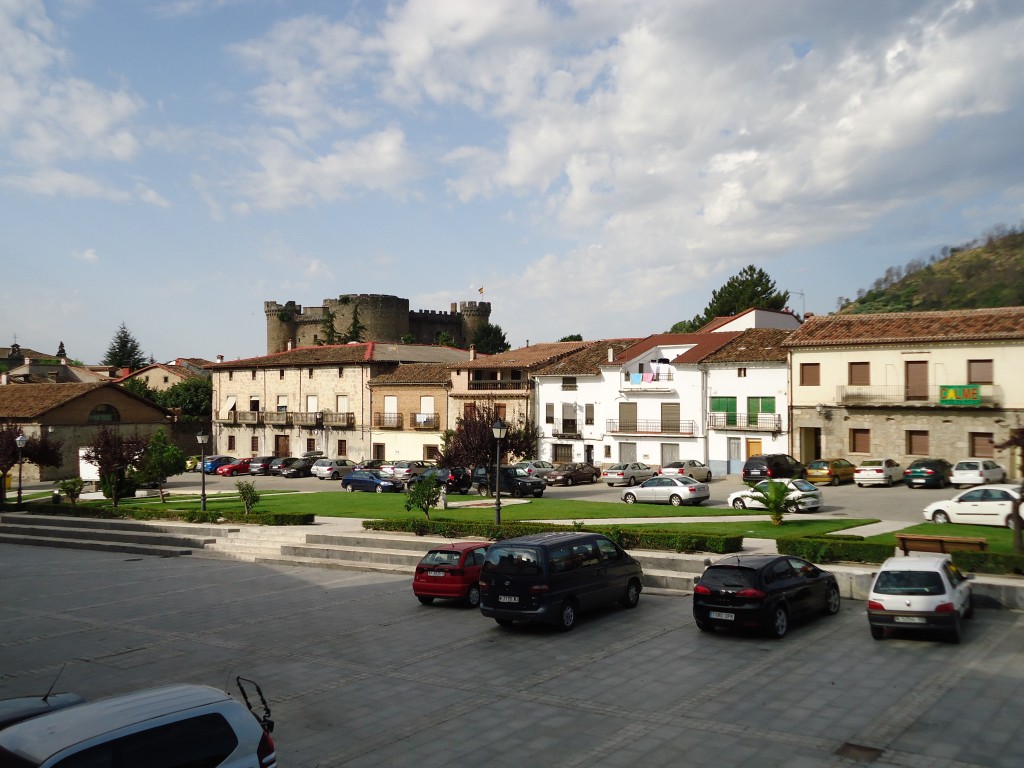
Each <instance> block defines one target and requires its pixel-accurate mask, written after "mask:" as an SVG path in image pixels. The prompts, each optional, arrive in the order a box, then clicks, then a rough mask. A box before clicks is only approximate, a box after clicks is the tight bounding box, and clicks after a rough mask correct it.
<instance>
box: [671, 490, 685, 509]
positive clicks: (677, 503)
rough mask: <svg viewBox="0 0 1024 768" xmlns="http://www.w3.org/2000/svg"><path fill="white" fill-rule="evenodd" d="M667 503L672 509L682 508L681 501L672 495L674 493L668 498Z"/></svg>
mask: <svg viewBox="0 0 1024 768" xmlns="http://www.w3.org/2000/svg"><path fill="white" fill-rule="evenodd" d="M668 503H669V504H671V505H672V506H673V507H681V506H683V500H682V499H681V498H680V497H679V496H677V495H676V494H674V493H673V494H672V496H671V497H670V498H669V500H668Z"/></svg>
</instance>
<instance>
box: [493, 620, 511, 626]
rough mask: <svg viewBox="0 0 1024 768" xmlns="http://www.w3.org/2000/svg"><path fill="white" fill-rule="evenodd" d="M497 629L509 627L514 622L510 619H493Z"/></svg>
mask: <svg viewBox="0 0 1024 768" xmlns="http://www.w3.org/2000/svg"><path fill="white" fill-rule="evenodd" d="M495 621H496V622H498V626H499V627H511V626H512V625H513V624H514V623H515V622H513V621H512V619H495Z"/></svg>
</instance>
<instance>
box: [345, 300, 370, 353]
mask: <svg viewBox="0 0 1024 768" xmlns="http://www.w3.org/2000/svg"><path fill="white" fill-rule="evenodd" d="M365 333H366V326H365V325H363V324H362V323H361V322H359V305H358V304H356V305H355V306H354V307H352V322H351V323H349V325H348V330H347V331H345V334H344V335H343V336H342V337H341V343H342V344H351V343H352V342H353V341H363V334H365Z"/></svg>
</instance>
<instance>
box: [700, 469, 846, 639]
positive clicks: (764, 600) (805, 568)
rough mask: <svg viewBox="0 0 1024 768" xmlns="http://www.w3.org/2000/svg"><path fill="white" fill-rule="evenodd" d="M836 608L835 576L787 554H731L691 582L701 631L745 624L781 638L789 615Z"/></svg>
mask: <svg viewBox="0 0 1024 768" xmlns="http://www.w3.org/2000/svg"><path fill="white" fill-rule="evenodd" d="M800 482H806V481H802V480H801V481H800ZM839 607H840V597H839V584H838V582H837V581H836V577H835V576H834V575H832V574H831V573H829V572H828V571H826V570H824V569H822V568H819V567H817V566H816V565H812V564H811V563H809V562H807V561H806V560H802V559H801V558H799V557H794V556H792V555H782V556H780V555H730V556H728V557H724V558H722V559H721V560H718V561H716V562H714V563H712V564H711V565H709V566H708V567H707V568H706V569H705V570H704V573H703V574H701V576H700V578H699V579H697V581H696V582H695V583H694V585H693V618H694V621H696V623H697V628H698V629H700V630H701V631H702V632H710V631H712V630H714V629H715V628H716V627H719V628H729V629H743V628H749V629H759V630H762V631H764V632H766V633H767V634H768V635H769V636H771V637H776V638H781V637H784V636H785V634H786V632H787V631H788V630H789V622H790V621H791V620H792V619H795V618H798V617H801V616H813V615H815V614H827V615H830V616H831V615H835V614H837V613H839Z"/></svg>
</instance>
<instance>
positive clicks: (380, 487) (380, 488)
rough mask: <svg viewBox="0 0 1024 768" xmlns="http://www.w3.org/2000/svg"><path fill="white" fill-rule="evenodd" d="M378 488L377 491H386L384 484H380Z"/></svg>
mask: <svg viewBox="0 0 1024 768" xmlns="http://www.w3.org/2000/svg"><path fill="white" fill-rule="evenodd" d="M376 490H377V493H384V486H383V485H378V486H377V489H376Z"/></svg>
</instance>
